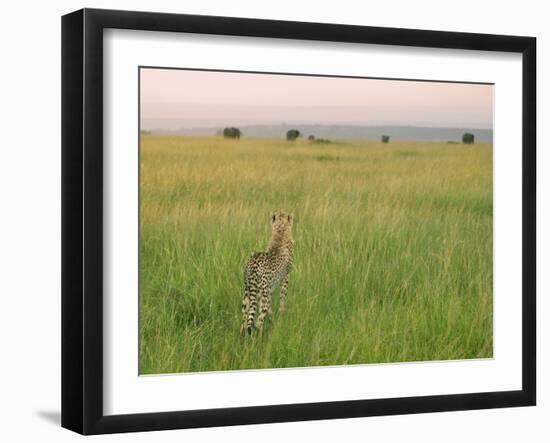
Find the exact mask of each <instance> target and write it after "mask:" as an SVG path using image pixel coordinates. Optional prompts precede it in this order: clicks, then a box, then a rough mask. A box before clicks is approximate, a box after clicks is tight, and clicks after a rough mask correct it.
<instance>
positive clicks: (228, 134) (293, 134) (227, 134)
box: [142, 126, 475, 145]
mask: <svg viewBox="0 0 550 443" xmlns="http://www.w3.org/2000/svg"><path fill="white" fill-rule="evenodd" d="M145 133H150V132H148V131H142V134H145ZM222 134H223V137H224V138H232V139H239V138H241V137H242V135H243V133H242V131H241V130H240V129H239V128H236V127H233V126H232V127H227V128H224V129H223V131H222ZM300 137H302V133H301V132H300V131H299V130H298V129H289V130H288V131H287V132H286V139H287V141H295V140H297V139H298V138H300ZM307 139H308V140H309V141H311V142H317V143H330V140H328V139H323V138H316V137H315V136H314V135H313V134H310V135H309V136H308V137H307ZM380 140H381V142H382V143H384V144H387V143H389V142H390V136H389V135H382V137H381V139H380ZM474 140H475V137H474V134H472V133H470V132H466V133H464V134H463V135H462V143H463V144H465V145H469V144H472V143H474Z"/></svg>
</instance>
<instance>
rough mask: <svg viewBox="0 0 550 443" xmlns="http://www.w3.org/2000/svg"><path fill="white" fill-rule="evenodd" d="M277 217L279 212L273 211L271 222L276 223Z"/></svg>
mask: <svg viewBox="0 0 550 443" xmlns="http://www.w3.org/2000/svg"><path fill="white" fill-rule="evenodd" d="M276 218H277V214H275V213H273V215H272V216H271V223H275V219H276Z"/></svg>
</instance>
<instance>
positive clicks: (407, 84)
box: [140, 68, 493, 129]
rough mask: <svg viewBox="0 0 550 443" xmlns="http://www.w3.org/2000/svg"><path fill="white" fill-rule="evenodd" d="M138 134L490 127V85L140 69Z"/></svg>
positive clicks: (491, 117) (491, 88)
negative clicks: (305, 127) (286, 126)
mask: <svg viewBox="0 0 550 443" xmlns="http://www.w3.org/2000/svg"><path fill="white" fill-rule="evenodd" d="M140 80H141V82H140V93H141V120H142V121H141V124H142V128H143V129H153V128H161V129H177V128H192V127H215V126H220V125H250V124H274V125H276V124H281V123H283V122H284V123H302V124H330V125H336V124H354V125H373V126H374V125H403V126H432V127H471V128H487V129H491V128H492V126H493V86H492V85H473V84H463V83H437V82H419V81H402V80H377V79H349V78H338V77H311V76H295V75H294V76H293V75H274V74H247V73H229V72H208V71H188V70H176V69H149V68H147V69H141V73H140Z"/></svg>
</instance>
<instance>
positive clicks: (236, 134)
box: [223, 127, 242, 138]
mask: <svg viewBox="0 0 550 443" xmlns="http://www.w3.org/2000/svg"><path fill="white" fill-rule="evenodd" d="M241 135H242V132H241V130H240V129H239V128H233V127H231V128H225V129H224V130H223V136H224V138H241Z"/></svg>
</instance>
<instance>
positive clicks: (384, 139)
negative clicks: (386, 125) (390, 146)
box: [382, 135, 390, 143]
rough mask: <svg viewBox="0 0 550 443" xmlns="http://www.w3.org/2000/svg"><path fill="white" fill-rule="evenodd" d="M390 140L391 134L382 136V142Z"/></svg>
mask: <svg viewBox="0 0 550 443" xmlns="http://www.w3.org/2000/svg"><path fill="white" fill-rule="evenodd" d="M389 142H390V136H389V135H383V136H382V143H389Z"/></svg>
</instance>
